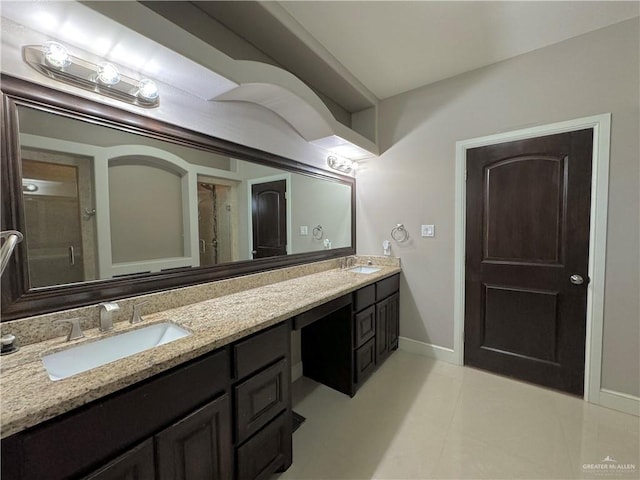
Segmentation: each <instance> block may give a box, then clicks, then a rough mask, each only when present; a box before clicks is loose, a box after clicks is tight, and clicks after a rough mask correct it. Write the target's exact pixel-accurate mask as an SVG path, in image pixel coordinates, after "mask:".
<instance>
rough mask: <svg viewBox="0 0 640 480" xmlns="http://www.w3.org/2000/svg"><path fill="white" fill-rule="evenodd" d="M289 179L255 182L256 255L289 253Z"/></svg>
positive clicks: (254, 225) (253, 200)
mask: <svg viewBox="0 0 640 480" xmlns="http://www.w3.org/2000/svg"><path fill="white" fill-rule="evenodd" d="M286 204H287V202H286V181H285V180H276V181H273V182H265V183H255V184H253V185H252V186H251V205H252V207H251V214H252V215H251V216H252V221H253V223H252V228H253V250H252V253H253V258H265V257H275V256H278V255H286V254H287V205H286Z"/></svg>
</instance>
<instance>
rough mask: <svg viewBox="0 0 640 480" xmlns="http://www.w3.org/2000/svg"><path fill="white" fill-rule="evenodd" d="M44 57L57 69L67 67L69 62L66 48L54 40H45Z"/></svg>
mask: <svg viewBox="0 0 640 480" xmlns="http://www.w3.org/2000/svg"><path fill="white" fill-rule="evenodd" d="M44 59H45V61H46V62H47V63H48V64H49V65H51V66H52V67H55V68H58V69H62V68H64V67H67V66H68V65H69V64H70V63H71V58H70V57H69V52H67V49H66V48H64V46H62V45H60V44H59V43H56V42H47V43H46V44H45V45H44Z"/></svg>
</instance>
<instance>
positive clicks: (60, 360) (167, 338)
mask: <svg viewBox="0 0 640 480" xmlns="http://www.w3.org/2000/svg"><path fill="white" fill-rule="evenodd" d="M189 335H191V332H189V331H188V330H186V329H184V328H182V327H180V326H178V325H176V324H175V323H171V322H164V323H156V324H154V325H149V326H147V327H142V328H138V329H136V330H131V331H129V332H125V333H120V334H118V335H114V336H112V337H108V338H104V339H102V340H98V341H95V342H89V343H83V344H81V345H77V346H75V347H71V348H67V349H66V350H61V351H60V352H55V353H50V354H48V355H44V356H43V357H42V363H44V366H45V368H46V369H47V373H48V374H49V378H50V379H51V380H54V381H55V380H62V379H63V378H68V377H71V376H72V375H76V374H78V373H81V372H86V371H87V370H91V369H92V368H96V367H99V366H101V365H105V364H107V363H111V362H115V361H116V360H119V359H121V358H125V357H128V356H130V355H135V354H136V353H140V352H143V351H145V350H149V349H150V348H154V347H157V346H159V345H163V344H165V343H169V342H173V341H174V340H178V339H179V338H183V337H187V336H189Z"/></svg>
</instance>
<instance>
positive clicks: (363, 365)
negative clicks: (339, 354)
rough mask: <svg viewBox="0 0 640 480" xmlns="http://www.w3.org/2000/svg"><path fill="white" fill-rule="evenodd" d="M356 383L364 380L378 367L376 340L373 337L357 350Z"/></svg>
mask: <svg viewBox="0 0 640 480" xmlns="http://www.w3.org/2000/svg"><path fill="white" fill-rule="evenodd" d="M355 355H356V362H355V369H356V379H355V380H356V383H361V382H362V381H364V380H365V379H366V378H367V377H368V376H369V375H371V373H372V372H373V371H374V370H375V368H376V342H375V338H372V339H371V340H369V341H368V342H367V343H365V344H364V345H363V346H362V347H360V348H359V349H357V350H356V353H355Z"/></svg>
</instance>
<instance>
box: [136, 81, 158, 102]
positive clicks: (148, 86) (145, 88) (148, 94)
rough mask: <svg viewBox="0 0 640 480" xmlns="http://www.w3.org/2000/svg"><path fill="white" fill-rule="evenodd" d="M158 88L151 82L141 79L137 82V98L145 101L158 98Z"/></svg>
mask: <svg viewBox="0 0 640 480" xmlns="http://www.w3.org/2000/svg"><path fill="white" fill-rule="evenodd" d="M158 95H159V92H158V86H157V85H156V82H154V81H153V80H149V79H148V78H143V79H142V80H140V82H138V96H139V97H142V98H144V99H145V100H155V99H156V98H158Z"/></svg>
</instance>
